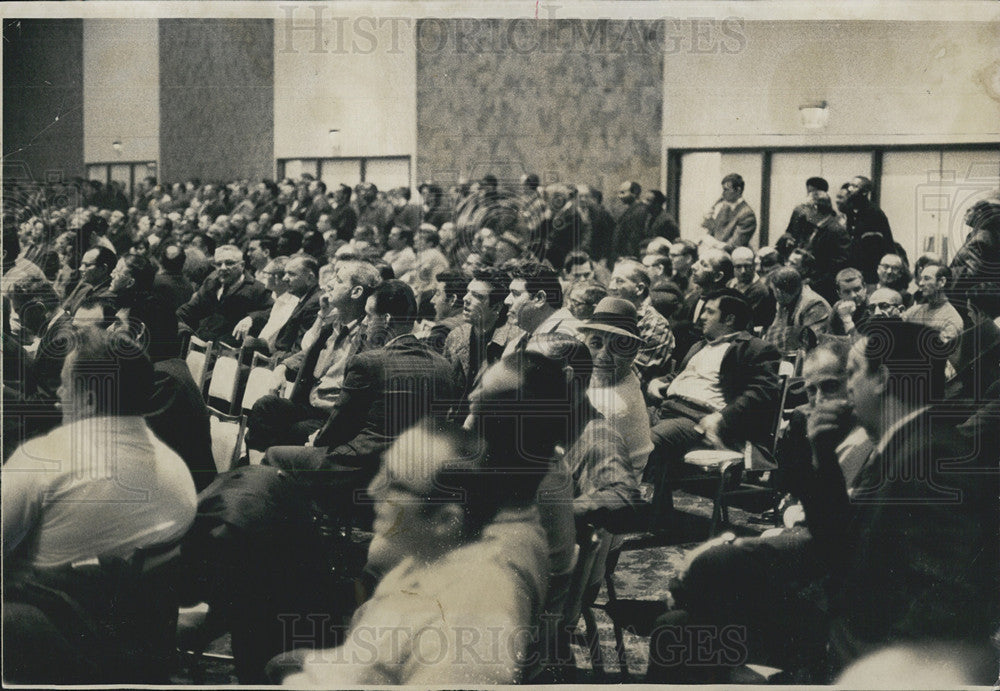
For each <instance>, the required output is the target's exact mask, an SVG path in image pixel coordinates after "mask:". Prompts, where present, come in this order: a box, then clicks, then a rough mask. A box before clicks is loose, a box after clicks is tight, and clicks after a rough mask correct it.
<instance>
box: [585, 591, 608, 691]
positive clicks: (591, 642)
mask: <svg viewBox="0 0 1000 691" xmlns="http://www.w3.org/2000/svg"><path fill="white" fill-rule="evenodd" d="M582 614H583V622H584V625H585V626H586V627H587V633H586V638H587V648H588V650H589V651H590V664H591V666H592V667H593V668H594V674H597V675H600V676H601V677H603V676H605V675H606V674H607V672H606V671H605V668H604V656H603V655H602V654H601V639H600V637H599V636H598V635H597V620H596V619H595V618H594V611H593V610H592V609H590V607H584V609H583V612H582Z"/></svg>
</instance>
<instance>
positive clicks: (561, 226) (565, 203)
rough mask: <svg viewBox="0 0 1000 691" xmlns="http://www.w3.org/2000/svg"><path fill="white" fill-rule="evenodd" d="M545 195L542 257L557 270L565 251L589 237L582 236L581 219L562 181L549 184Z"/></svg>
mask: <svg viewBox="0 0 1000 691" xmlns="http://www.w3.org/2000/svg"><path fill="white" fill-rule="evenodd" d="M545 196H546V199H547V201H548V210H547V212H546V214H545V216H546V218H545V220H544V221H543V222H542V237H544V238H545V258H546V259H548V260H549V263H550V264H552V266H553V268H555V269H556V271H558V270H560V269H562V266H563V261H564V260H565V259H566V255H567V254H569V253H570V252H572V251H573V250H575V249H578V248H580V247H589V246H590V238H589V237H584V234H585V228H584V223H583V219H582V218H581V216H580V212H579V211H577V205H576V203H575V202H574V201H573V200H572V199H571V194H570V190H569V188H568V187H566V185H560V184H556V185H549V186H548V187H546V188H545ZM587 235H589V233H587Z"/></svg>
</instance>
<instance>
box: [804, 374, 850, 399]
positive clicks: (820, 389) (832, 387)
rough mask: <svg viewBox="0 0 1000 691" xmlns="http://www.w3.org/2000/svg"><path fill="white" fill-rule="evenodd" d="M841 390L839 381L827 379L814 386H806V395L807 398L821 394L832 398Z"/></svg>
mask: <svg viewBox="0 0 1000 691" xmlns="http://www.w3.org/2000/svg"><path fill="white" fill-rule="evenodd" d="M843 388H844V387H843V384H842V383H841V381H840V379H837V378H836V377H831V378H829V379H821V380H820V381H818V382H816V383H815V384H806V393H807V394H808V395H809V396H815V395H816V394H818V393H822V394H823V395H824V396H833V395H835V394H837V393H840V391H841V390H842V389H843Z"/></svg>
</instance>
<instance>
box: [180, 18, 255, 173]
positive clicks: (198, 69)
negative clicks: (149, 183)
mask: <svg viewBox="0 0 1000 691" xmlns="http://www.w3.org/2000/svg"><path fill="white" fill-rule="evenodd" d="M273 81H274V23H273V21H272V20H270V19H197V20H196V19H164V20H161V21H160V174H161V177H162V178H163V179H164V180H178V179H182V178H188V177H192V176H197V177H201V178H202V179H206V180H208V179H217V180H226V179H233V178H242V177H247V178H257V179H259V178H261V177H269V176H271V175H272V174H273V156H274V84H273Z"/></svg>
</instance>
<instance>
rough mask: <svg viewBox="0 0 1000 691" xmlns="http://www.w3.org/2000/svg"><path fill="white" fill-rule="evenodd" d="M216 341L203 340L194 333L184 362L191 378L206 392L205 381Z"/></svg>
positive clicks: (200, 389) (199, 388)
mask: <svg viewBox="0 0 1000 691" xmlns="http://www.w3.org/2000/svg"><path fill="white" fill-rule="evenodd" d="M213 346H214V343H212V342H211V341H208V342H206V341H203V340H201V339H200V338H198V337H197V336H194V335H192V336H191V340H190V341H188V346H187V353H186V354H185V355H184V362H186V363H187V366H188V370H189V371H190V372H191V378H192V379H194V383H195V384H197V385H198V390H199V391H201V392H202V395H204V394H205V381H206V379H207V378H208V371H209V367H210V365H211V362H212V349H213Z"/></svg>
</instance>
